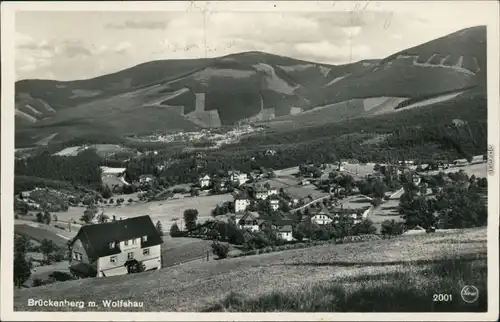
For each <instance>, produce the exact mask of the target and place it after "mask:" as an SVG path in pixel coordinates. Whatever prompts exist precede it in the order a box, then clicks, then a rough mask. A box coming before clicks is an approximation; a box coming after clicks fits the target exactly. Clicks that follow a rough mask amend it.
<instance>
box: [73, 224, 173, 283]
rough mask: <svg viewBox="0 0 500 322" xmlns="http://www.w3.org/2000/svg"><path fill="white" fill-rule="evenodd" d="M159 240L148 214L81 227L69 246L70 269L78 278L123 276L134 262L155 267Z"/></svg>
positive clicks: (158, 261)
mask: <svg viewBox="0 0 500 322" xmlns="http://www.w3.org/2000/svg"><path fill="white" fill-rule="evenodd" d="M162 243H163V241H162V239H161V236H160V234H159V233H158V231H157V230H156V227H155V226H154V224H153V222H152V221H151V218H150V217H149V216H140V217H134V218H130V219H124V220H117V221H113V222H109V223H102V224H96V225H87V226H82V227H81V228H80V230H79V231H78V233H77V235H76V236H75V238H73V240H72V241H71V243H70V245H69V250H70V252H71V258H70V261H69V266H70V267H69V268H70V271H71V272H72V273H73V274H74V275H76V276H80V277H107V276H115V275H125V274H128V273H129V272H130V270H131V267H132V266H133V265H143V266H144V269H145V270H157V269H160V268H161V244H162Z"/></svg>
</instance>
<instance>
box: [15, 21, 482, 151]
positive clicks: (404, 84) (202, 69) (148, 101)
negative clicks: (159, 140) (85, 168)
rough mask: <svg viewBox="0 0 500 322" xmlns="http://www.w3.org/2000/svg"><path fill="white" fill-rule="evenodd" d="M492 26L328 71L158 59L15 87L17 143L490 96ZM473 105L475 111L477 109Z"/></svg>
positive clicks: (280, 60)
mask: <svg viewBox="0 0 500 322" xmlns="http://www.w3.org/2000/svg"><path fill="white" fill-rule="evenodd" d="M485 84H486V27H485V26H477V27H471V28H467V29H464V30H460V31H457V32H454V33H452V34H449V35H446V36H443V37H441V38H438V39H435V40H432V41H429V42H427V43H424V44H421V45H419V46H416V47H412V48H409V49H406V50H403V51H400V52H397V53H394V54H393V55H391V56H389V57H386V58H384V59H381V60H365V61H360V62H356V63H352V64H346V65H337V66H335V65H328V64H319V63H314V62H308V61H303V60H297V59H293V58H289V57H283V56H277V55H272V54H268V53H263V52H244V53H239V54H232V55H228V56H224V57H218V58H207V59H185V60H160V61H152V62H147V63H144V64H140V65H137V66H134V67H132V68H128V69H125V70H122V71H119V72H117V73H112V74H108V75H104V76H100V77H96V78H92V79H86V80H76V81H54V80H38V79H27V80H21V81H18V82H16V84H15V93H16V94H15V95H16V96H15V111H16V112H15V115H16V145H33V144H47V143H49V142H63V141H65V140H68V139H71V138H74V137H78V136H82V135H85V134H107V135H109V134H110V133H112V134H113V135H116V136H119V137H122V136H128V135H140V134H148V133H152V132H160V131H161V132H170V131H191V130H198V129H200V128H206V127H219V126H225V125H234V124H241V123H256V122H260V123H262V122H268V123H269V124H272V123H273V122H276V123H277V122H285V123H286V122H292V123H296V124H302V125H306V124H317V123H324V122H335V121H341V120H344V119H347V118H353V117H370V116H371V115H378V114H384V113H394V112H404V110H405V109H409V108H414V107H419V106H429V105H432V104H435V103H436V102H441V101H443V100H449V99H451V98H455V97H457V96H462V97H466V96H467V95H470V93H473V94H474V95H478V91H479V92H480V93H482V94H481V95H484V96H485V97H486V86H485ZM471 108H473V106H471Z"/></svg>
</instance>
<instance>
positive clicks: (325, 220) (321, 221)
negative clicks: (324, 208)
mask: <svg viewBox="0 0 500 322" xmlns="http://www.w3.org/2000/svg"><path fill="white" fill-rule="evenodd" d="M332 221H333V218H332V217H331V216H330V215H327V214H325V213H321V212H320V213H317V214H314V215H313V216H311V222H312V223H314V224H316V225H328V224H330V223H331V222H332Z"/></svg>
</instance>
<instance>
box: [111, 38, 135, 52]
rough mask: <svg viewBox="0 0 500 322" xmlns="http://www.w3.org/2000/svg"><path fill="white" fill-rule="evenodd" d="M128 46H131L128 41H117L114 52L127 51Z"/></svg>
mask: <svg viewBox="0 0 500 322" xmlns="http://www.w3.org/2000/svg"><path fill="white" fill-rule="evenodd" d="M130 48H132V44H131V43H129V42H128V41H124V42H121V43H119V44H118V45H117V46H116V47H115V52H116V53H125V52H127V51H128V50H129V49H130Z"/></svg>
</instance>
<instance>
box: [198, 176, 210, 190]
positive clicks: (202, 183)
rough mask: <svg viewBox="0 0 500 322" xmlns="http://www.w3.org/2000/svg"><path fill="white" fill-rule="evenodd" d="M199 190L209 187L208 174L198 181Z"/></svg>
mask: <svg viewBox="0 0 500 322" xmlns="http://www.w3.org/2000/svg"><path fill="white" fill-rule="evenodd" d="M199 183H200V188H207V187H209V186H210V176H209V175H208V174H206V175H204V176H203V177H201V178H200V180H199Z"/></svg>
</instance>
